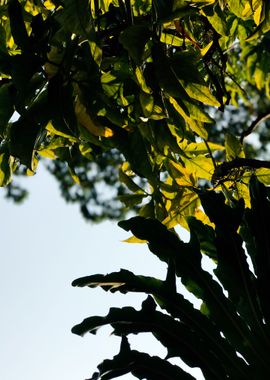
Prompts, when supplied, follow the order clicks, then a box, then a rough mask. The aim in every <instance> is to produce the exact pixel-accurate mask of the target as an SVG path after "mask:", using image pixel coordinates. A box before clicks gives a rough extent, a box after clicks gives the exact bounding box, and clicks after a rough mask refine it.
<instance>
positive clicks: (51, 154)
mask: <svg viewBox="0 0 270 380" xmlns="http://www.w3.org/2000/svg"><path fill="white" fill-rule="evenodd" d="M38 154H39V155H40V156H42V157H45V158H50V159H52V160H54V159H56V158H57V156H56V154H55V153H54V151H53V150H51V149H40V150H38Z"/></svg>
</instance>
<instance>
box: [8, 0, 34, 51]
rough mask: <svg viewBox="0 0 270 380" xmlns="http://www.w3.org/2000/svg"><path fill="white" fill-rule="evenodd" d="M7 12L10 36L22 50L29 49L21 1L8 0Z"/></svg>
mask: <svg viewBox="0 0 270 380" xmlns="http://www.w3.org/2000/svg"><path fill="white" fill-rule="evenodd" d="M8 14H9V20H10V28H11V33H12V37H13V39H14V41H15V43H16V45H18V47H20V48H21V49H22V50H29V49H30V47H31V45H30V40H29V37H28V34H27V31H26V27H25V23H24V19H23V11H22V6H21V3H20V2H19V1H18V0H9V1H8Z"/></svg>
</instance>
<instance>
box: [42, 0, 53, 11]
mask: <svg viewBox="0 0 270 380" xmlns="http://www.w3.org/2000/svg"><path fill="white" fill-rule="evenodd" d="M43 5H44V7H45V8H47V9H48V10H49V11H51V10H53V9H54V8H55V5H54V4H53V3H52V2H51V1H50V0H46V1H44V3H43Z"/></svg>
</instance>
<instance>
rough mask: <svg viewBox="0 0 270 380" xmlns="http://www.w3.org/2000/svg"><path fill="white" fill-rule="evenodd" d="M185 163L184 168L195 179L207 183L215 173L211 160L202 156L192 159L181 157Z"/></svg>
mask: <svg viewBox="0 0 270 380" xmlns="http://www.w3.org/2000/svg"><path fill="white" fill-rule="evenodd" d="M182 160H183V161H184V163H185V167H186V168H187V169H188V170H189V171H190V172H191V173H192V174H193V175H194V176H196V177H198V178H203V179H206V180H208V181H210V180H211V178H212V176H213V173H214V171H215V168H214V164H213V162H212V160H211V158H208V157H205V156H203V155H199V156H196V157H194V158H185V157H182Z"/></svg>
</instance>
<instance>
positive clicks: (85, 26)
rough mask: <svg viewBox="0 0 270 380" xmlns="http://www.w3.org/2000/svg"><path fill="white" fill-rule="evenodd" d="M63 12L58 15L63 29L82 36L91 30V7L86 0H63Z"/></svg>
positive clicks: (86, 35) (87, 34) (87, 35)
mask: <svg viewBox="0 0 270 380" xmlns="http://www.w3.org/2000/svg"><path fill="white" fill-rule="evenodd" d="M63 5H64V9H63V12H62V13H61V14H60V15H59V16H58V19H59V21H60V23H61V24H62V25H63V27H64V29H66V30H68V31H70V32H72V33H75V34H77V35H78V36H79V35H82V36H84V37H87V38H88V37H89V34H90V31H91V27H92V24H91V9H90V6H89V1H88V0H65V2H64V4H63Z"/></svg>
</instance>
